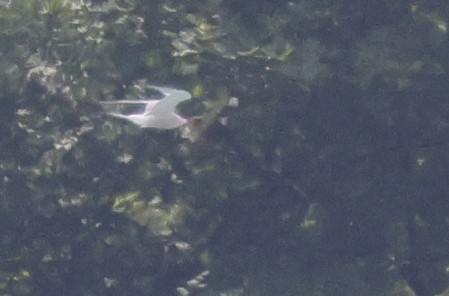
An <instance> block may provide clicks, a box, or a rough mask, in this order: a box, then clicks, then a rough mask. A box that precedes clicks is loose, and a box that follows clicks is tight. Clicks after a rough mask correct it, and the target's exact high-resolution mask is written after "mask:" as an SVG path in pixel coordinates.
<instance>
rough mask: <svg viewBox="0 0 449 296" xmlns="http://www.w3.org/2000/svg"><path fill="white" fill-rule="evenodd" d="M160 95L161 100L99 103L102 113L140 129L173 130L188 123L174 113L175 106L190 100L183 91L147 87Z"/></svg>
mask: <svg viewBox="0 0 449 296" xmlns="http://www.w3.org/2000/svg"><path fill="white" fill-rule="evenodd" d="M148 88H149V89H153V90H156V91H157V92H160V93H161V94H162V96H163V97H162V99H159V100H156V99H148V98H143V99H141V100H118V101H105V102H100V104H101V106H102V107H103V109H104V111H105V112H106V113H107V114H108V115H110V116H112V117H115V118H121V119H124V120H126V121H129V122H132V123H133V124H135V125H137V126H138V127H140V128H157V129H166V130H168V129H175V128H178V127H180V126H182V125H184V124H186V123H188V122H189V120H188V119H187V118H184V117H182V116H180V115H179V114H178V113H176V106H177V105H178V104H179V103H181V102H183V101H186V100H189V99H191V98H192V96H191V95H190V93H189V92H187V91H185V90H179V89H172V88H168V87H158V86H152V85H151V86H148Z"/></svg>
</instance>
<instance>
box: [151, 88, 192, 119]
mask: <svg viewBox="0 0 449 296" xmlns="http://www.w3.org/2000/svg"><path fill="white" fill-rule="evenodd" d="M151 88H152V89H154V90H157V91H159V92H161V93H162V94H163V95H164V97H163V98H162V99H161V100H159V101H156V104H155V105H154V107H152V108H151V110H149V111H151V113H153V114H167V113H171V112H175V110H176V106H177V105H178V104H179V103H181V102H183V101H186V100H189V99H190V98H192V96H191V95H190V93H189V92H187V91H185V90H179V89H173V88H167V87H158V86H151Z"/></svg>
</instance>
